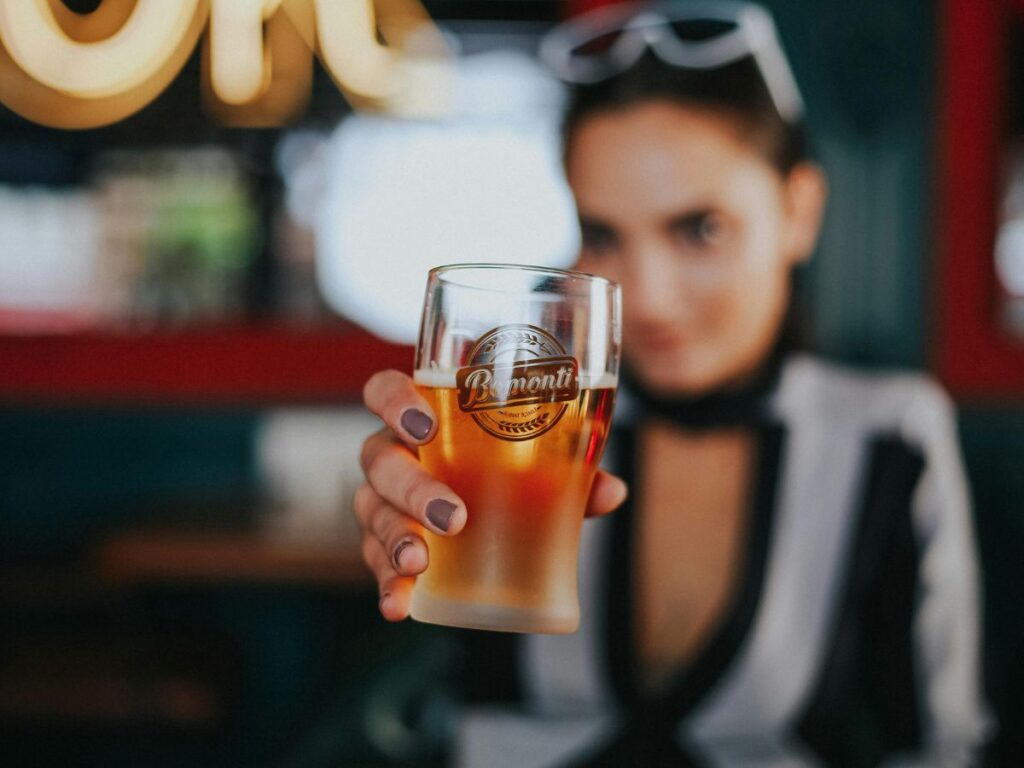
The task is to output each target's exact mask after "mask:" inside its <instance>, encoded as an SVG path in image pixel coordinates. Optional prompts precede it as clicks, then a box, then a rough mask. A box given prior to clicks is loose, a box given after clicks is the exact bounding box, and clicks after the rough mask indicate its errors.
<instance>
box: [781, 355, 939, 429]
mask: <svg viewBox="0 0 1024 768" xmlns="http://www.w3.org/2000/svg"><path fill="white" fill-rule="evenodd" d="M776 408H777V410H778V411H779V412H780V414H782V415H784V416H789V417H793V418H800V417H802V418H812V419H814V420H820V421H824V422H830V423H833V424H835V425H836V426H837V427H839V426H844V425H845V426H855V427H857V428H860V429H864V430H869V431H872V432H897V433H900V434H902V435H903V436H905V437H908V438H916V439H915V442H916V441H920V440H927V439H928V438H929V437H931V436H933V435H934V433H936V431H938V430H941V431H948V427H949V425H950V424H951V423H952V422H953V420H954V407H953V403H952V400H951V399H950V397H949V395H948V394H947V393H946V391H945V390H944V389H943V388H942V386H941V385H940V384H939V383H938V382H937V381H935V380H934V379H933V378H931V377H930V376H928V375H927V374H924V373H920V372H917V371H910V370H899V369H890V370H870V371H868V370H862V369H857V368H853V367H850V366H846V365H842V364H839V363H835V362H832V361H829V360H826V359H824V358H821V357H817V356H813V355H794V356H792V357H790V358H789V359H788V360H787V362H786V364H785V366H784V368H783V371H782V375H781V379H780V384H779V389H778V393H777V395H776Z"/></svg>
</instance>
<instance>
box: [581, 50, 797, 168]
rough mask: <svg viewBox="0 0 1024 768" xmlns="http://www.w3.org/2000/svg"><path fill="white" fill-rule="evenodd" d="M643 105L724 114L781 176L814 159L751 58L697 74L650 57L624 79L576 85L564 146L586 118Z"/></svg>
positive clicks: (649, 54)
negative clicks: (658, 104)
mask: <svg viewBox="0 0 1024 768" xmlns="http://www.w3.org/2000/svg"><path fill="white" fill-rule="evenodd" d="M644 101H669V102H673V103H677V104H679V105H681V106H685V107H696V108H700V109H708V110H711V111H714V112H717V113H720V114H722V115H724V116H725V117H727V118H729V119H730V120H731V121H733V124H734V125H735V126H736V128H737V129H738V131H739V134H740V136H741V137H742V138H743V140H744V141H747V142H748V143H749V144H750V145H751V146H752V147H754V148H755V149H756V150H757V151H758V152H759V153H760V154H761V155H762V156H763V157H764V158H765V159H766V160H767V161H768V162H769V163H770V164H771V165H772V166H773V167H774V168H775V169H776V170H778V171H779V173H780V174H782V175H783V176H785V175H787V174H788V173H789V172H790V171H791V170H792V169H793V167H794V166H795V165H796V164H797V163H799V162H800V161H801V160H806V159H808V158H809V157H810V152H809V146H808V140H807V134H806V131H805V129H804V125H803V123H789V122H786V120H784V119H783V118H782V116H781V115H779V112H778V110H777V109H776V107H775V104H774V103H773V102H772V99H771V95H770V94H769V92H768V88H767V86H766V85H765V84H764V80H763V78H762V77H761V73H760V71H759V69H758V67H757V65H756V63H755V62H754V60H753V59H752V58H750V57H747V58H744V59H740V60H739V61H736V62H734V63H732V64H728V65H726V66H723V67H718V68H717V69H710V70H694V69H686V68H683V67H674V66H671V65H668V64H664V63H662V62H661V61H660V60H659V59H658V58H657V57H655V56H654V55H652V54H651V53H646V54H645V55H644V56H643V57H641V58H640V60H639V61H638V62H637V63H636V64H634V65H633V66H632V67H630V68H629V69H628V70H626V71H625V72H623V73H622V74H620V75H616V76H615V77H612V78H610V79H608V80H604V81H601V82H599V83H595V84H593V85H577V86H575V87H574V88H573V90H572V94H571V97H570V102H569V108H568V111H567V112H566V115H565V119H564V123H563V131H562V135H563V138H564V147H565V148H566V149H568V147H569V145H570V143H571V142H572V137H573V133H574V131H575V130H576V129H577V128H578V127H579V125H580V124H581V123H582V122H583V121H584V120H585V119H586V118H587V117H590V116H592V115H594V114H596V113H600V112H606V111H614V110H617V109H625V108H627V107H630V106H634V105H635V104H637V103H640V102H644Z"/></svg>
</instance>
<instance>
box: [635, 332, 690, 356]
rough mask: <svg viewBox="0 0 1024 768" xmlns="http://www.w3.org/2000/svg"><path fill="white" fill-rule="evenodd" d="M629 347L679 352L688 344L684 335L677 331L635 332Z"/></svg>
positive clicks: (658, 351) (658, 352)
mask: <svg viewBox="0 0 1024 768" xmlns="http://www.w3.org/2000/svg"><path fill="white" fill-rule="evenodd" d="M630 341H631V344H630V347H631V348H632V349H634V350H638V351H641V352H649V353H652V354H665V353H667V352H680V351H682V350H683V349H685V348H686V347H687V346H688V342H687V340H686V337H684V336H681V335H680V334H677V333H657V332H651V333H645V332H641V333H637V334H636V335H635V336H634V337H633V338H632V339H630Z"/></svg>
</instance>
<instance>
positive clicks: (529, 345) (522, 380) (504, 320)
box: [412, 265, 621, 633]
mask: <svg viewBox="0 0 1024 768" xmlns="http://www.w3.org/2000/svg"><path fill="white" fill-rule="evenodd" d="M620 301H621V299H620V293H619V289H618V286H617V285H615V284H613V283H611V282H609V281H607V280H604V279H603V278H599V277H595V276H592V275H586V274H583V273H579V272H568V271H562V270H551V269H543V268H536V267H517V266H504V265H453V266H449V267H440V268H437V269H434V270H432V271H431V273H430V277H429V281H428V286H427V296H426V303H425V308H424V314H423V323H422V326H421V332H420V342H419V346H418V349H417V362H416V371H415V374H414V380H415V383H416V386H417V388H418V389H419V391H420V393H421V394H422V395H423V396H424V397H426V399H427V400H428V402H430V404H431V406H432V407H433V409H434V412H435V414H436V415H437V419H438V430H437V434H436V436H435V437H434V439H433V440H432V441H431V442H430V443H429V444H427V445H425V446H422V447H421V448H420V449H419V453H420V460H421V461H422V463H423V464H424V466H425V467H426V468H427V470H428V471H430V473H431V474H433V475H434V476H435V477H437V478H438V479H439V480H441V481H442V482H444V483H446V484H447V485H449V486H450V487H451V488H452V489H453V490H455V492H456V493H458V494H459V496H460V497H461V498H462V499H463V501H465V503H466V508H467V512H468V520H467V522H466V526H465V528H464V529H463V530H462V531H461V532H460V533H459V534H458V535H456V536H451V537H445V536H437V535H434V534H432V533H430V532H429V531H427V532H426V534H425V535H426V541H427V546H428V549H429V552H430V562H429V565H428V567H427V570H426V571H425V572H424V573H423V574H422V575H420V576H419V578H418V579H417V583H416V587H415V589H414V591H413V599H412V616H413V618H414V619H417V620H419V621H425V622H431V623H436V624H447V625H452V626H461V627H473V628H480V629H491V630H504V631H515V632H548V633H567V632H573V631H575V629H576V627H577V626H578V624H579V604H578V601H577V597H576V571H577V552H578V548H579V537H580V528H581V525H582V522H583V516H584V510H585V508H586V503H587V498H588V496H589V494H590V487H591V485H592V483H593V480H594V475H595V472H596V470H597V466H598V462H599V461H600V458H601V453H602V450H603V448H604V445H605V441H606V439H607V436H608V430H609V426H610V419H611V411H612V406H613V402H614V397H615V386H616V381H617V374H618V360H619V343H620V319H619V318H620Z"/></svg>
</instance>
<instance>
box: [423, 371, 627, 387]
mask: <svg viewBox="0 0 1024 768" xmlns="http://www.w3.org/2000/svg"><path fill="white" fill-rule="evenodd" d="M455 373H456V372H455V371H453V370H448V371H442V370H438V369H435V368H421V369H420V370H418V371H416V372H415V373H413V375H412V380H413V382H415V383H416V384H419V385H420V386H421V387H432V388H434V389H455V386H456V385H455ZM579 381H580V389H614V388H615V387H616V386H618V384H619V377H618V376H616V375H615V374H613V373H600V374H595V375H588V374H584V373H581V374H580V377H579Z"/></svg>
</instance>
